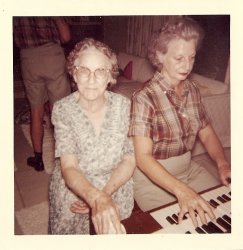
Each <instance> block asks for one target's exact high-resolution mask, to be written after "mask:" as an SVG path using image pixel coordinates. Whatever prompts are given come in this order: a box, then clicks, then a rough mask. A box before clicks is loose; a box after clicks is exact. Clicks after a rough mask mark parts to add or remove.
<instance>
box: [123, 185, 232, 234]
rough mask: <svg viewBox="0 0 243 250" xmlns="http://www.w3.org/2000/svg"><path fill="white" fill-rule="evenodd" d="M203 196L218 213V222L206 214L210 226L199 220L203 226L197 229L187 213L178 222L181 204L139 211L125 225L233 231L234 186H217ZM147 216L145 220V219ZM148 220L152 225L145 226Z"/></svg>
mask: <svg viewBox="0 0 243 250" xmlns="http://www.w3.org/2000/svg"><path fill="white" fill-rule="evenodd" d="M201 196H202V197H203V198H204V199H205V200H206V201H208V202H209V203H210V204H211V206H213V207H214V213H215V215H216V220H215V221H210V219H209V217H207V215H206V217H207V219H208V224H207V225H202V224H201V222H200V219H198V224H199V225H198V227H197V228H195V227H194V226H193V224H192V221H191V219H190V218H189V216H185V217H184V219H183V221H182V223H181V224H178V223H177V215H178V213H179V210H180V209H179V205H178V203H174V204H172V205H168V206H163V207H161V208H158V209H153V210H152V211H150V212H142V211H139V212H137V213H135V214H134V215H133V216H131V217H130V218H129V219H127V220H124V221H123V224H124V225H125V228H126V230H127V233H157V234H166V233H172V234H173V233H181V234H193V233H203V234H211V233H231V190H230V188H228V187H225V186H220V187H216V188H214V189H212V190H209V191H207V192H204V193H203V194H201ZM143 219H144V221H142V220H143ZM129 220H130V222H129ZM144 222H145V223H147V226H148V227H146V226H144V225H142V223H144ZM148 222H149V223H148ZM136 227H137V228H136Z"/></svg>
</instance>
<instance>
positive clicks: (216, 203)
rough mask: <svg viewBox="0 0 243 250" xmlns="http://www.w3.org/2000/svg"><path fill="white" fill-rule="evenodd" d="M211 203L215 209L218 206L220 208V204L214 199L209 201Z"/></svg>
mask: <svg viewBox="0 0 243 250" xmlns="http://www.w3.org/2000/svg"><path fill="white" fill-rule="evenodd" d="M209 203H210V204H211V205H212V206H213V207H215V208H216V207H217V206H219V203H218V202H216V201H215V200H213V199H211V200H210V201H209Z"/></svg>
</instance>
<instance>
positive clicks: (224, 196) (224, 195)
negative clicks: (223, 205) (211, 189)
mask: <svg viewBox="0 0 243 250" xmlns="http://www.w3.org/2000/svg"><path fill="white" fill-rule="evenodd" d="M222 197H223V198H224V199H225V200H226V201H230V200H231V199H230V197H229V196H227V195H226V194H223V195H222Z"/></svg>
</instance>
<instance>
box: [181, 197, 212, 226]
mask: <svg viewBox="0 0 243 250" xmlns="http://www.w3.org/2000/svg"><path fill="white" fill-rule="evenodd" d="M187 213H188V214H189V216H190V218H191V220H192V223H193V225H194V226H195V227H198V225H199V221H198V220H200V222H201V224H207V223H208V221H207V217H206V214H207V215H208V217H209V219H210V220H212V221H214V220H215V214H214V212H213V209H212V208H211V206H210V205H209V204H208V203H207V202H206V201H205V200H204V199H203V198H201V197H200V198H199V199H196V200H194V201H193V202H191V204H184V205H183V207H182V208H181V210H180V213H179V216H178V223H181V222H182V220H183V217H184V216H185V214H187Z"/></svg>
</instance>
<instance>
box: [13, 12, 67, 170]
mask: <svg viewBox="0 0 243 250" xmlns="http://www.w3.org/2000/svg"><path fill="white" fill-rule="evenodd" d="M13 34H14V42H15V44H16V46H17V47H18V48H19V49H20V60H21V73H22V78H23V81H24V85H25V89H26V95H27V98H28V101H29V103H30V106H31V126H30V135H31V140H32V145H33V149H34V156H30V157H28V159H27V164H28V165H29V166H31V167H33V168H34V169H35V170H36V171H43V170H44V164H43V159H42V144H43V136H44V128H43V117H44V111H45V103H47V102H48V103H49V110H50V112H51V111H52V107H53V104H54V102H55V101H57V100H59V99H61V98H63V97H65V96H67V95H68V94H70V92H71V88H70V82H69V78H68V75H67V72H66V67H65V65H66V59H65V55H64V50H63V48H62V47H61V44H64V43H68V42H69V41H70V40H71V33H70V29H69V26H68V24H67V23H66V22H65V19H64V18H62V17H14V18H13Z"/></svg>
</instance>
